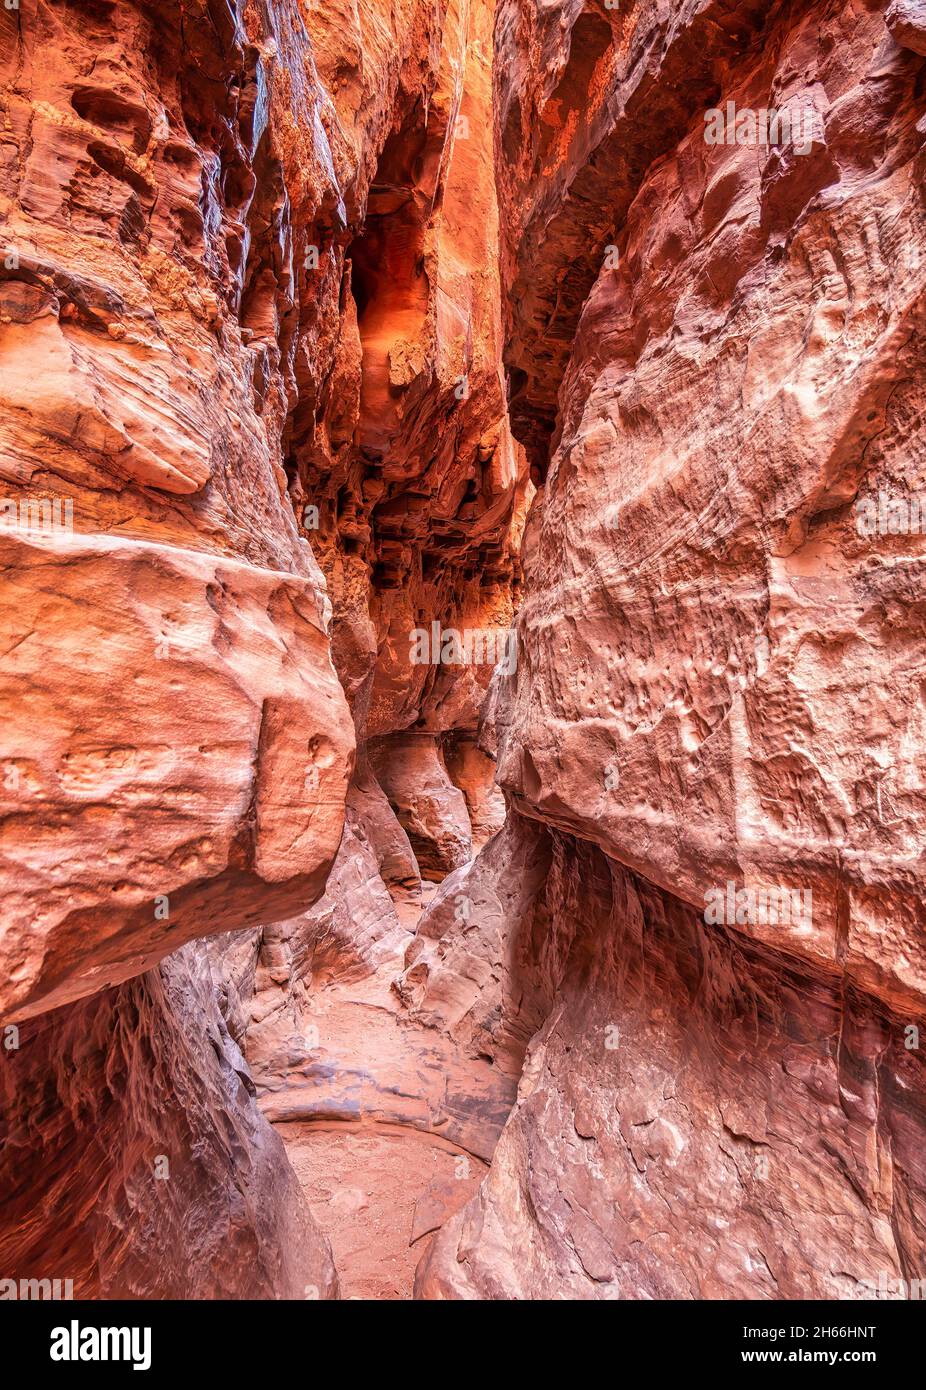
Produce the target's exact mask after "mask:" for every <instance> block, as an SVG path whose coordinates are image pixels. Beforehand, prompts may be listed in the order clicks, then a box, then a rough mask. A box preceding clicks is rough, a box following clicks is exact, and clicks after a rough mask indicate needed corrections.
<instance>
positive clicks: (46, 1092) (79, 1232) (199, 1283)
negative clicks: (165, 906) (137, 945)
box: [0, 943, 338, 1299]
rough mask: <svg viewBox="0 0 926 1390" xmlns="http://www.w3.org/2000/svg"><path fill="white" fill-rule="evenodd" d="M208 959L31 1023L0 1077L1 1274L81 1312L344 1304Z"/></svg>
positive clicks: (186, 960)
mask: <svg viewBox="0 0 926 1390" xmlns="http://www.w3.org/2000/svg"><path fill="white" fill-rule="evenodd" d="M215 1001H216V982H215V981H214V979H213V978H212V975H211V972H210V970H209V966H208V962H207V960H206V957H205V954H204V952H203V948H202V946H201V945H200V944H199V943H195V944H191V945H189V946H186V947H184V948H183V949H182V950H180V951H177V952H174V954H173V955H171V956H170V957H169V958H168V959H167V960H165V961H164V962H162V964H161V965H160V966H159V967H157V968H156V969H154V970H151V971H149V972H148V973H147V974H146V975H141V976H139V977H137V978H136V979H134V980H131V981H129V982H127V983H126V984H123V985H119V986H117V987H116V988H114V989H110V990H104V991H103V992H102V993H100V994H96V995H94V996H93V997H92V998H90V999H84V1000H81V1001H80V1002H79V1003H77V1004H73V1005H67V1006H65V1007H64V1008H62V1009H55V1010H53V1011H52V1012H50V1013H46V1014H43V1015H42V1016H41V1017H40V1018H35V1019H30V1020H28V1021H27V1022H26V1023H23V1024H22V1025H21V1026H20V1029H19V1035H18V1038H17V1039H16V1046H15V1047H11V1046H10V1043H11V1034H10V1033H9V1029H8V1028H7V1031H6V1032H5V1034H4V1051H3V1063H2V1067H0V1113H2V1116H3V1124H2V1138H3V1144H2V1146H0V1191H2V1192H3V1224H2V1229H0V1269H2V1270H3V1277H4V1278H16V1279H21V1278H37V1279H60V1280H62V1281H63V1280H72V1281H73V1295H74V1297H75V1298H138V1297H145V1298H174V1299H188V1298H292V1299H316V1298H335V1297H337V1292H338V1285H337V1278H336V1275H335V1271H334V1265H333V1263H332V1260H331V1255H330V1251H329V1249H328V1244H327V1241H326V1239H325V1237H324V1235H323V1234H322V1233H321V1232H320V1231H319V1229H318V1227H317V1226H316V1224H315V1222H314V1220H313V1219H312V1216H311V1214H310V1212H309V1209H308V1206H307V1204H306V1202H305V1200H304V1198H303V1195H302V1192H301V1190H300V1188H299V1184H298V1182H297V1180H296V1177H295V1174H294V1173H293V1172H292V1170H291V1168H290V1167H289V1165H288V1163H287V1162H286V1158H285V1156H284V1153H283V1146H282V1143H281V1141H280V1139H279V1138H278V1136H277V1135H276V1134H275V1133H274V1132H273V1130H272V1128H271V1126H270V1125H269V1124H268V1123H267V1121H266V1120H265V1119H264V1117H263V1116H262V1115H261V1113H260V1111H259V1110H258V1108H257V1105H256V1103H255V1100H254V1083H253V1082H252V1080H251V1077H250V1074H249V1072H248V1069H247V1065H246V1063H245V1061H244V1058H243V1057H242V1055H241V1053H240V1051H239V1050H238V1048H237V1046H236V1044H235V1043H234V1041H233V1040H232V1038H231V1037H230V1035H229V1033H228V1030H227V1028H226V1027H225V1023H224V1020H223V1019H222V1016H221V1014H220V1013H219V1010H218V1008H217V1007H216V1002H215Z"/></svg>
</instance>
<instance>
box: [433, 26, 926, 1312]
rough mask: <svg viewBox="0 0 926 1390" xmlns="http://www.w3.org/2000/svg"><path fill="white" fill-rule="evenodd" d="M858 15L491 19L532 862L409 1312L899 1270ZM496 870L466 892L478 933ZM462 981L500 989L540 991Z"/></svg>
mask: <svg viewBox="0 0 926 1390" xmlns="http://www.w3.org/2000/svg"><path fill="white" fill-rule="evenodd" d="M893 8H894V9H896V8H898V7H893ZM908 8H910V9H913V8H917V7H908ZM886 9H887V7H886V6H880V7H879V6H864V7H863V6H855V5H848V6H843V7H837V8H836V9H824V8H820V7H816V8H812V9H811V10H808V11H806V12H802V13H801V14H796V13H795V12H793V11H779V10H778V9H771V10H770V9H769V7H767V6H764V5H763V6H758V5H756V6H753V5H748V4H747V5H741V6H738V7H736V10H735V12H731V11H730V9H729V7H726V6H719V5H712V4H696V3H693V4H689V5H682V6H672V7H669V6H666V5H662V4H655V3H654V4H642V5H635V6H633V7H624V6H621V7H620V8H619V10H617V11H607V10H605V8H604V7H602V8H600V9H598V8H597V7H586V8H584V9H583V8H582V7H581V6H580V5H578V4H566V5H557V4H554V5H545V6H543V7H542V8H540V7H536V6H535V5H534V4H533V2H532V0H502V3H501V4H500V6H499V10H498V16H497V23H496V57H497V65H496V73H495V82H496V87H495V108H496V134H497V138H498V149H499V191H500V202H501V226H502V229H503V232H502V236H503V296H504V312H505V320H506V326H507V341H506V349H505V354H506V361H507V362H508V365H509V369H510V372H511V376H512V387H513V396H512V424H513V427H514V430H515V433H516V435H517V436H518V437H519V438H521V439H522V440H523V442H524V443H525V446H526V447H527V448H528V450H529V451H530V453H531V458H532V463H533V465H534V468H535V476H537V478H538V480H542V481H543V482H544V486H543V488H542V491H541V492H540V493H539V494H538V497H537V500H536V501H535V503H534V505H533V508H532V511H531V513H530V515H529V518H528V521H527V527H526V531H525V536H524V543H523V548H522V559H523V563H524V573H525V579H524V592H523V603H522V606H521V609H520V612H519V615H518V618H517V631H518V636H519V649H518V667H517V672H516V674H515V675H513V676H511V677H509V678H506V679H505V680H503V681H501V682H500V685H499V688H498V689H497V690H496V691H494V692H493V697H492V704H493V723H494V727H495V730H496V733H497V736H498V776H499V781H500V782H501V784H502V786H503V787H504V788H505V789H506V792H507V794H508V796H509V797H510V798H511V800H512V802H513V805H514V806H515V807H516V808H517V810H518V811H519V812H520V813H521V815H522V817H524V818H526V819H528V820H533V821H536V822H539V823H540V824H541V826H545V827H547V829H545V830H538V831H537V834H539V835H541V837H543V836H551V837H552V843H553V845H554V846H555V854H554V869H553V870H552V871H551V876H550V878H549V879H548V881H547V884H546V890H545V891H546V893H547V894H548V895H549V897H548V899H547V906H546V911H547V912H548V913H549V915H550V917H551V920H552V923H553V924H554V925H553V926H552V928H551V930H550V933H549V938H550V950H551V951H552V952H553V955H554V957H555V959H557V960H558V961H559V970H560V978H559V982H558V984H557V989H556V996H555V1002H553V1004H552V1005H551V1007H550V1010H549V1014H548V1017H547V1022H546V1023H545V1025H544V1026H543V1028H542V1029H541V1031H540V1032H539V1034H538V1036H537V1037H536V1038H535V1040H534V1042H533V1043H532V1045H531V1048H530V1050H529V1053H528V1059H527V1062H526V1065H525V1071H524V1075H523V1077H522V1081H521V1090H520V1099H519V1102H518V1105H517V1107H516V1109H515V1111H514V1113H513V1116H512V1118H511V1120H510V1121H509V1124H508V1127H507V1129H506V1132H505V1134H504V1136H503V1138H502V1141H501V1143H500V1146H499V1149H498V1150H497V1152H496V1157H495V1160H494V1164H493V1169H492V1172H491V1174H490V1176H489V1177H488V1179H487V1180H486V1181H485V1183H484V1184H483V1187H482V1189H481V1192H480V1195H479V1197H478V1198H477V1199H475V1200H474V1201H473V1203H471V1204H470V1206H469V1207H468V1208H467V1209H466V1210H465V1212H464V1213H463V1214H461V1215H460V1216H459V1217H457V1218H455V1220H454V1222H453V1223H452V1226H451V1227H448V1228H447V1229H446V1230H445V1231H444V1232H443V1233H442V1235H441V1237H440V1238H439V1240H438V1242H437V1244H436V1245H435V1247H434V1248H433V1250H432V1252H431V1254H430V1256H429V1259H428V1262H427V1265H426V1267H425V1268H424V1269H422V1271H421V1273H420V1278H419V1291H420V1292H421V1294H422V1295H423V1296H426V1297H474V1296H475V1297H512V1296H516V1297H535V1296H554V1295H555V1294H556V1292H557V1291H560V1292H561V1293H564V1294H565V1295H566V1296H575V1297H581V1298H602V1297H614V1296H619V1297H625V1298H626V1297H668V1296H676V1297H677V1296H682V1297H688V1296H691V1297H724V1298H742V1297H768V1298H781V1297H784V1298H794V1297H801V1296H809V1297H843V1296H853V1294H858V1292H859V1291H860V1290H864V1289H865V1288H866V1287H871V1286H872V1285H873V1286H877V1284H878V1279H879V1275H880V1274H881V1273H882V1272H884V1273H885V1276H886V1277H889V1278H891V1279H893V1278H895V1277H897V1276H898V1274H905V1275H906V1277H914V1276H920V1275H921V1274H922V1272H923V1270H924V1267H926V1249H924V1244H926V1242H924V1227H923V1212H922V1168H921V1164H920V1161H919V1159H918V1158H917V1157H916V1155H917V1152H918V1150H919V1149H921V1148H922V1141H923V1137H924V1118H926V1117H924V1108H923V1095H924V1085H923V1081H924V1078H923V1076H922V1068H921V1056H922V1052H921V1048H920V1044H919V1033H920V1031H921V1030H922V1027H923V1019H924V1013H926V1008H924V984H926V975H924V965H926V957H924V944H923V943H924V918H923V907H922V854H923V812H924V798H923V780H922V772H921V768H920V765H919V764H920V762H921V758H920V750H921V749H922V747H923V743H924V736H926V728H924V702H923V685H924V682H923V677H924V674H926V670H924V660H923V615H922V612H921V608H922V604H921V599H920V589H921V576H922V571H923V555H924V553H926V552H924V539H923V526H922V524H921V523H920V521H919V509H918V507H917V498H918V496H919V494H921V493H923V492H924V490H926V478H924V475H923V468H922V458H921V455H922V453H923V450H922V447H921V444H920V436H921V433H922V426H921V416H922V411H921V409H920V406H919V404H918V399H919V395H920V384H919V381H918V376H919V375H920V373H919V368H918V364H919V357H920V347H919V336H920V334H921V331H922V292H923V286H924V267H923V259H922V247H923V243H924V237H926V224H924V220H923V213H922V200H921V196H920V191H919V190H920V185H921V183H922V177H923V154H922V143H923V135H922V133H921V130H920V129H919V128H918V127H919V125H920V124H921V123H922V117H923V114H924V104H923V96H922V89H923V64H922V59H921V58H920V56H919V55H918V54H917V53H916V52H915V51H914V46H913V45H912V44H911V43H910V42H909V35H908V37H907V38H906V39H905V37H904V33H907V34H908V31H903V32H902V31H901V30H900V29H899V28H898V25H897V24H896V23H895V22H894V21H893V20H891V22H890V24H886V23H885V10H886ZM728 103H732V104H733V109H734V124H733V128H732V138H731V139H730V140H729V141H728V139H727V138H726V133H724V136H723V138H722V140H721V141H718V139H717V131H718V125H719V123H720V120H721V118H723V119H725V120H727V119H729V109H730V108H729V107H728ZM769 110H773V111H778V112H780V111H787V112H789V113H790V115H789V120H790V121H791V122H792V124H791V127H790V131H789V133H788V134H787V138H780V139H778V140H777V141H776V140H772V141H768V142H766V143H765V144H764V145H763V144H762V143H761V139H760V138H759V137H758V134H757V132H759V131H761V128H762V125H761V113H762V112H763V111H766V112H768V111H769ZM743 113H746V115H745V116H744V115H743ZM750 115H751V117H752V121H750ZM506 833H509V834H510V833H511V831H509V832H506ZM520 833H522V832H520V831H519V834H520ZM490 853H491V856H492V858H493V859H494V861H495V868H494V869H493V868H492V866H491V864H488V865H486V866H485V867H483V868H480V867H479V866H480V864H481V862H482V860H486V859H487V858H488V856H489V855H490ZM503 860H504V856H500V855H499V851H498V848H497V847H495V848H493V847H492V846H489V847H487V848H486V850H484V851H483V855H482V856H481V860H477V863H476V865H474V866H473V867H472V869H471V870H469V875H470V876H473V877H474V878H475V879H476V881H478V882H479V884H480V898H484V897H485V895H486V892H487V886H486V874H487V870H488V889H489V891H491V894H492V897H493V899H494V901H496V902H498V903H499V904H501V906H502V911H503V912H504V904H505V900H506V888H507V886H508V884H509V880H508V878H507V876H506V870H505V867H504V862H503ZM770 893H771V895H772V897H771V905H770V900H769V894H770ZM782 895H785V896H782ZM439 911H445V909H443V908H442V905H441V904H439V903H438V904H435V906H434V907H433V908H432V909H431V913H430V914H429V915H428V916H426V918H425V920H424V921H423V923H422V927H421V936H422V937H423V938H428V937H432V936H433V937H437V938H439V940H440V950H439V952H437V953H434V952H433V951H432V950H431V949H430V948H429V949H428V950H427V951H426V953H425V955H424V956H423V957H422V964H421V965H420V967H419V966H418V965H416V964H414V963H413V964H412V967H411V971H410V973H411V974H414V971H415V970H416V969H418V970H419V973H422V974H423V975H424V976H425V977H426V980H427V984H426V988H425V1000H424V1002H425V1003H426V1001H427V996H428V994H430V995H431V996H432V997H433V998H434V999H436V1001H437V1007H438V1008H439V1010H445V1009H446V1007H447V1006H446V1005H445V1003H444V1002H443V1001H444V1000H451V1001H452V1000H454V999H456V998H458V997H461V995H462V992H463V990H464V985H463V984H462V983H461V981H460V977H461V975H462V978H463V980H464V981H465V979H466V976H467V971H466V969H465V952H466V936H467V934H471V933H469V932H468V929H467V927H466V926H465V925H464V924H463V923H461V922H459V921H457V922H454V921H453V920H450V921H448V920H447V919H446V916H445V919H444V920H443V921H438V920H437V919H436V918H435V916H434V914H437V913H438V912H439ZM533 911H534V913H535V916H536V909H533ZM523 920H524V919H523V915H522V914H521V913H520V912H519V911H517V910H515V911H512V912H511V913H510V915H509V917H508V926H507V929H505V928H502V929H501V931H500V932H499V931H497V930H495V929H493V930H494V934H495V935H497V936H500V938H501V939H502V940H503V941H504V940H506V939H508V940H511V941H515V940H518V939H520V934H521V932H522V929H523ZM435 955H436V958H435ZM500 955H501V958H502V960H503V962H504V964H503V975H507V976H508V977H509V981H510V982H509V983H507V984H504V985H503V986H502V996H503V997H505V996H506V995H510V996H513V997H515V998H516V997H517V996H518V992H519V990H520V989H522V988H524V986H523V983H522V982H523V981H524V980H525V978H526V979H527V980H528V981H533V982H534V984H535V985H536V983H537V982H538V981H539V978H540V976H539V973H538V972H539V970H540V967H539V965H536V964H532V963H531V961H530V959H529V958H528V959H527V960H526V962H525V959H524V958H523V956H522V955H518V954H512V953H511V952H510V951H507V952H506V950H505V948H503V949H502V951H501V952H500ZM469 973H470V974H471V973H472V972H469ZM496 973H497V972H496ZM413 983H414V981H413ZM423 987H424V986H422V983H421V982H420V981H419V982H418V985H417V988H418V990H419V991H420V990H421V989H422V988H423ZM484 987H485V988H486V989H487V990H488V993H487V994H486V996H485V1000H486V1012H488V1007H489V1006H490V1004H491V1002H492V1001H493V1000H494V999H495V998H496V996H497V993H498V987H497V986H496V985H495V984H493V983H492V981H488V982H487V983H486V984H485V986H484ZM482 988H483V982H482V981H480V982H479V989H482ZM480 1007H481V1005H480ZM609 1028H612V1029H613V1031H612V1032H611V1033H610V1034H608V1029H609ZM608 1037H610V1040H611V1045H609V1043H608ZM866 1281H869V1282H868V1284H867V1285H866Z"/></svg>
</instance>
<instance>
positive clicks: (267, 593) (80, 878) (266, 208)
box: [0, 0, 353, 1017]
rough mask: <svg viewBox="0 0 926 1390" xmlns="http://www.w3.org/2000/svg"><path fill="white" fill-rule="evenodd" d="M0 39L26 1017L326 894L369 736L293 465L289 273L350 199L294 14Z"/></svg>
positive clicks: (15, 859)
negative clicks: (335, 651)
mask: <svg viewBox="0 0 926 1390" xmlns="http://www.w3.org/2000/svg"><path fill="white" fill-rule="evenodd" d="M0 24H2V26H3V45H2V48H3V59H2V71H0V78H2V81H3V84H4V96H3V108H2V130H3V136H2V140H3V143H2V146H0V148H2V150H3V152H4V155H3V158H4V164H3V168H4V178H3V193H2V205H0V213H2V220H3V241H4V247H5V250H4V258H3V269H2V270H0V300H2V307H0V393H2V406H3V425H2V444H0V471H2V475H3V479H4V484H3V493H4V499H5V504H7V503H9V504H12V508H13V512H14V517H13V523H12V524H10V515H9V513H8V514H7V515H6V516H5V517H4V521H5V523H6V525H5V529H4V532H3V534H2V535H0V544H2V546H3V548H4V552H5V561H4V569H5V575H6V594H5V600H6V601H5V603H4V608H3V621H4V626H5V635H4V651H5V652H6V657H5V660H4V674H3V678H4V682H5V687H4V688H5V693H4V696H3V699H4V709H5V715H4V734H3V746H2V750H0V751H2V760H3V766H4V774H5V775H4V779H3V787H4V791H3V796H4V806H3V811H4V822H3V862H4V868H5V872H6V873H7V875H8V877H9V880H10V886H9V890H8V891H7V893H6V894H5V897H6V901H7V905H8V910H7V913H6V914H5V917H4V924H3V927H4V930H3V936H2V946H0V959H2V963H3V969H2V976H3V980H4V988H3V995H2V1001H3V1010H4V1016H5V1017H25V1016H27V1015H28V1014H31V1013H35V1012H37V1011H39V1010H41V1009H45V1008H48V1007H50V1006H52V1005H55V1004H58V1003H61V1002H64V1001H66V1000H67V999H70V998H74V997H77V996H79V995H81V994H86V993H88V992H90V991H91V990H93V989H98V988H100V987H101V986H103V985H106V984H108V983H111V982H114V981H117V980H119V979H124V978H126V977H127V976H129V975H131V974H134V973H137V972H139V971H140V970H143V969H145V968H147V967H148V966H149V965H150V964H152V963H153V962H154V961H156V960H157V959H159V958H160V957H161V956H162V955H164V953H165V952H167V951H169V950H171V949H173V948H174V947H175V946H177V945H179V944H181V943H182V942H183V941H185V940H188V939H189V938H190V937H192V936H195V935H197V934H202V933H203V932H206V931H218V930H222V929H223V928H225V929H228V928H232V927H241V926H244V925H247V924H249V923H254V924H256V923H258V922H260V921H261V920H266V919H267V918H268V917H271V918H272V917H274V916H280V915H284V914H285V913H286V912H292V911H294V910H298V909H299V908H301V907H302V906H303V905H304V904H305V903H306V902H307V901H311V899H312V898H313V897H316V896H317V895H318V894H319V892H320V891H321V889H322V887H323V885H324V881H325V875H326V873H327V870H328V868H329V867H330V864H331V862H332V860H333V858H334V855H335V852H336V850H337V847H338V842H339V840H340V835H341V825H342V821H343V808H344V798H345V792H346V787H347V782H348V778H349V775H350V769H351V757H352V743H353V739H352V733H351V730H350V725H349V720H348V718H347V710H346V705H345V701H344V696H343V693H342V691H341V689H340V686H339V684H338V681H337V679H336V677H335V673H334V670H333V667H332V664H331V659H330V654H329V649H328V640H327V636H326V626H327V621H328V616H329V612H330V605H329V604H328V602H327V600H326V598H325V595H324V587H323V581H322V576H321V573H320V571H319V569H318V566H317V565H316V563H315V561H314V559H313V556H312V553H311V548H310V546H309V545H308V544H307V542H306V541H305V539H304V538H302V537H300V533H299V529H298V527H297V524H296V519H295V516H294V513H293V509H292V506H291V504H290V502H289V499H288V496H287V490H286V474H285V470H284V469H283V467H282V466H281V463H280V459H281V456H282V441H283V438H284V436H285V434H286V432H287V430H288V428H289V425H288V421H289V418H290V415H291V412H292V410H293V408H294V405H295V402H296V399H297V396H298V386H297V382H296V357H297V354H298V351H299V349H300V346H301V350H302V352H303V353H304V352H306V351H308V345H307V344H306V343H305V342H304V341H303V339H304V336H305V330H304V329H303V325H306V328H307V326H308V324H309V322H310V321H311V319H312V317H313V315H314V312H315V309H314V303H315V298H316V290H315V287H314V285H313V283H312V282H311V281H310V280H309V279H308V273H307V272H305V271H302V270H301V269H300V265H299V262H298V259H297V256H298V254H299V252H300V249H301V246H302V243H303V242H304V241H305V240H306V239H307V238H308V236H309V228H312V229H313V230H312V235H318V233H317V231H316V230H315V229H317V228H318V227H320V226H322V227H327V228H332V229H333V228H335V227H343V226H344V222H345V212H344V208H343V202H342V198H341V194H340V190H339V187H338V185H337V182H336V178H335V174H334V170H333V168H332V163H331V155H330V152H329V150H328V145H327V140H326V137H325V135H324V129H323V125H322V120H321V112H322V110H323V108H324V106H325V101H324V94H323V91H322V89H321V88H320V87H319V85H318V84H317V82H313V81H312V66H311V62H312V60H311V47H310V44H309V41H308V38H307V36H306V34H305V31H304V29H303V26H302V24H301V22H300V19H299V14H298V7H297V6H295V5H279V6H273V7H264V8H257V7H254V8H248V7H245V6H241V7H240V8H234V7H227V6H224V5H208V4H205V3H203V4H194V5H180V4H169V5H157V6H148V5H145V4H139V5H129V6H121V7H119V8H118V10H116V9H115V8H114V7H112V6H92V5H86V6H84V5H78V6H62V5H59V4H55V3H49V4H45V3H39V0H24V3H23V4H22V5H21V6H20V7H19V8H18V9H16V10H9V9H6V10H4V12H3V15H2V18H0ZM294 75H295V76H294ZM295 77H301V78H302V80H301V81H297V80H295ZM30 502H31V503H33V504H35V505H37V506H41V505H42V504H43V503H49V502H51V503H54V504H58V505H59V513H58V518H57V519H58V523H59V524H55V523H54V521H53V523H52V525H51V526H50V527H49V526H43V525H41V524H39V525H38V526H35V525H29V524H24V521H25V522H26V523H28V520H29V517H28V516H26V517H24V514H23V508H24V506H28V504H29V503H30ZM17 508H18V510H17ZM65 508H66V509H67V510H66V512H65ZM38 518H39V522H40V523H41V513H39V514H38ZM24 706H25V707H26V710H27V713H26V716H25V717H23V715H22V711H23V707H24ZM18 712H19V713H18Z"/></svg>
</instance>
